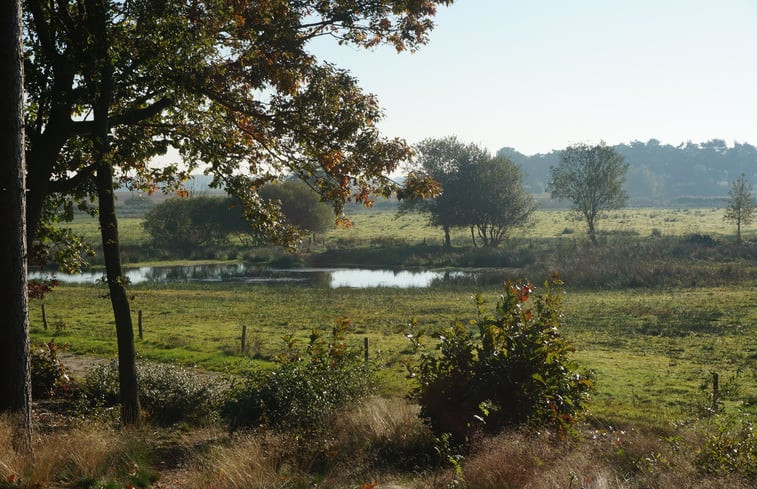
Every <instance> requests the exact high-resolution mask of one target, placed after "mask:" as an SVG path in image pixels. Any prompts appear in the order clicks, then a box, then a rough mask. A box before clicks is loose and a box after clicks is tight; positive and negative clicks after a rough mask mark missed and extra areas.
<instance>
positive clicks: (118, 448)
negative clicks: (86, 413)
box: [0, 417, 147, 488]
mask: <svg viewBox="0 0 757 489" xmlns="http://www.w3.org/2000/svg"><path fill="white" fill-rule="evenodd" d="M13 432H14V430H13V426H12V425H11V423H10V422H9V420H8V419H7V418H5V417H2V418H0V481H14V482H15V483H17V484H19V485H20V487H39V488H44V487H60V486H61V485H68V484H72V483H75V482H77V481H81V480H99V479H109V480H125V479H126V478H128V477H129V475H133V474H136V473H137V472H139V471H140V466H139V465H140V463H143V461H144V459H145V454H146V452H147V449H146V447H145V444H144V443H143V442H142V441H141V435H138V434H135V433H129V432H117V431H114V430H113V429H112V428H110V427H107V426H104V425H101V424H98V423H91V422H90V423H87V424H81V425H78V426H75V427H72V428H70V429H63V430H59V431H57V432H54V433H43V434H36V435H35V436H34V441H33V456H29V455H26V454H20V453H17V452H15V451H14V449H13V448H12V443H11V442H12V437H13Z"/></svg>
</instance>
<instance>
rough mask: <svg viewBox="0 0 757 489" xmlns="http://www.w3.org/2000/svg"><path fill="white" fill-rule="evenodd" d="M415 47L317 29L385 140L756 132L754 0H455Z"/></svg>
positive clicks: (498, 144) (669, 137)
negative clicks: (338, 37)
mask: <svg viewBox="0 0 757 489" xmlns="http://www.w3.org/2000/svg"><path fill="white" fill-rule="evenodd" d="M435 22H436V28H435V29H434V31H433V32H431V35H430V42H429V44H428V45H426V46H423V47H421V49H420V50H418V51H417V52H415V53H407V52H404V53H401V54H397V52H396V51H395V50H394V49H393V48H390V47H381V48H378V49H375V50H373V51H366V50H362V49H356V48H354V47H345V46H337V45H336V44H335V43H334V42H333V41H330V40H319V41H318V42H317V43H315V44H314V45H313V47H312V52H313V53H314V54H316V55H317V56H319V57H320V58H321V59H324V60H327V61H330V62H333V63H335V64H336V65H338V66H340V67H342V68H347V69H349V70H350V72H351V73H352V74H353V75H354V76H355V77H356V78H357V79H358V80H359V81H360V85H361V86H362V87H363V89H364V90H365V91H366V92H370V93H373V94H376V95H377V97H378V99H379V102H380V105H381V106H382V108H383V110H384V112H385V118H384V120H382V121H381V122H380V123H379V127H380V129H381V131H382V133H383V134H384V135H385V136H388V137H402V138H405V139H406V140H407V141H408V142H409V143H411V144H415V143H417V142H419V141H420V140H422V139H425V138H440V137H445V136H450V135H456V136H457V137H458V138H459V139H460V140H462V141H464V142H466V143H468V142H471V143H476V144H479V145H481V146H483V147H485V148H488V149H489V150H490V151H492V152H496V151H497V150H498V149H500V148H502V147H506V146H507V147H512V148H515V149H516V150H518V151H520V152H522V153H525V154H528V155H531V154H536V153H547V152H550V151H551V150H554V149H557V150H559V149H563V148H565V147H566V146H568V145H571V144H576V143H588V144H596V143H598V142H600V141H605V142H606V143H607V144H618V143H623V142H631V141H634V140H639V141H647V140H649V139H652V138H654V139H658V140H660V141H661V142H662V143H666V144H673V145H678V144H680V143H685V142H688V141H691V142H694V143H698V142H704V141H708V140H710V139H723V140H725V141H726V142H727V143H728V144H729V145H731V144H733V143H734V142H739V143H750V144H756V143H757V58H755V56H756V53H757V29H756V28H755V26H756V25H757V1H755V0H719V1H717V2H716V1H713V0H709V1H700V0H685V1H684V0H456V2H455V3H454V4H453V5H452V6H449V7H440V8H439V11H438V13H437V16H436V20H435Z"/></svg>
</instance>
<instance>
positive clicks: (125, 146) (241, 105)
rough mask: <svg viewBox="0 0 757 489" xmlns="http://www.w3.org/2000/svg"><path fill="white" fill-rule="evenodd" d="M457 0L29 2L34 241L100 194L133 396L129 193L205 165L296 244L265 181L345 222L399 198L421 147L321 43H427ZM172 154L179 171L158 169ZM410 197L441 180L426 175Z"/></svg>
mask: <svg viewBox="0 0 757 489" xmlns="http://www.w3.org/2000/svg"><path fill="white" fill-rule="evenodd" d="M450 3H452V2H451V0H334V1H330V2H323V1H320V0H298V1H296V2H293V1H289V0H234V1H232V0H161V1H155V0H61V1H56V2H48V1H43V0H26V2H25V5H26V17H25V26H26V32H25V39H26V41H27V44H26V62H27V65H26V66H27V72H28V77H27V82H26V91H27V102H28V104H27V108H26V126H27V128H29V134H28V142H29V145H28V152H27V161H28V166H29V174H28V181H29V183H28V187H29V193H28V200H29V202H28V221H29V236H30V238H31V239H36V243H37V244H39V243H40V241H41V236H40V232H41V231H42V230H43V229H45V230H46V229H47V227H45V226H44V223H45V216H47V215H48V211H49V210H50V208H51V207H52V208H59V205H58V204H59V203H60V202H61V199H60V196H73V197H74V198H75V199H77V200H78V201H79V202H80V203H81V202H86V201H87V200H88V199H91V200H95V199H97V200H99V202H98V207H99V212H100V223H101V229H102V234H103V245H104V247H110V251H108V250H106V251H105V260H106V269H107V281H108V285H109V288H110V292H111V299H112V300H113V301H114V313H115V319H116V330H117V332H118V334H117V337H118V343H119V369H120V378H121V385H122V388H123V387H124V386H126V385H131V384H132V383H133V384H134V385H136V383H135V382H133V381H134V380H135V373H134V356H133V353H132V352H133V340H132V338H133V335H132V332H131V318H130V315H129V309H128V303H127V302H126V300H125V299H126V295H125V294H124V293H123V277H122V274H121V271H120V264H119V263H117V261H118V258H117V257H118V233H117V229H118V228H117V222H116V216H115V213H114V212H112V210H113V209H112V205H111V203H109V201H111V200H112V194H113V188H114V186H115V185H123V184H126V185H131V186H135V187H141V188H145V189H148V190H152V189H155V188H157V187H160V186H163V187H164V188H165V186H166V185H168V187H170V186H171V185H177V184H179V183H180V182H181V180H182V178H184V177H185V176H186V175H187V174H189V173H190V172H192V171H194V170H196V169H197V168H199V167H200V166H202V167H203V168H204V169H205V171H206V172H208V173H210V174H212V175H213V176H214V184H215V185H216V186H218V187H221V188H224V189H226V190H227V191H229V192H231V193H233V194H235V195H236V196H237V197H238V198H240V199H241V200H242V202H243V203H244V208H245V217H246V218H247V219H248V220H250V221H251V222H252V223H253V224H254V225H255V226H256V228H257V229H258V230H259V231H260V232H263V233H266V234H268V235H270V236H271V237H273V238H274V239H276V240H278V241H281V242H291V241H292V240H294V239H296V238H297V236H296V234H295V232H294V231H293V228H292V227H291V226H287V225H286V224H285V223H283V221H282V216H281V215H280V213H279V212H278V206H276V205H275V204H273V203H269V202H266V201H264V200H263V199H261V198H260V197H259V196H258V193H257V190H258V189H259V188H260V187H261V186H262V185H264V184H265V183H268V182H271V181H275V180H277V179H279V178H281V177H282V176H283V175H292V174H293V175H296V176H299V177H300V178H302V179H303V180H304V181H306V182H307V183H308V184H309V185H311V186H312V187H313V188H314V189H316V190H317V191H318V192H319V193H320V194H321V196H322V197H323V198H324V199H326V200H328V201H330V202H332V203H333V207H334V210H335V213H336V214H337V215H339V216H341V214H342V211H343V207H344V204H345V203H346V202H348V201H351V200H352V201H357V202H369V201H370V199H371V195H372V194H374V193H378V194H381V195H387V194H389V193H390V192H392V191H393V190H396V186H395V185H394V184H393V182H392V181H391V180H389V179H388V178H387V177H386V176H385V175H387V174H388V173H390V172H391V171H393V170H394V169H395V168H396V166H397V165H398V164H399V162H400V161H401V160H403V159H405V158H406V157H407V156H408V155H409V154H410V149H409V148H408V146H407V145H406V144H405V142H404V141H402V140H400V139H386V138H383V137H382V136H381V135H380V134H379V132H378V130H377V128H376V122H377V121H379V120H380V119H381V117H382V112H381V110H380V108H379V106H378V102H377V100H376V98H375V97H374V96H373V95H370V94H366V93H363V92H362V91H361V90H360V88H359V87H358V85H357V82H356V80H355V79H354V78H353V77H352V76H351V75H350V74H349V73H348V72H346V71H345V70H342V69H339V68H338V67H336V66H334V65H332V64H328V63H323V62H319V60H318V59H317V58H316V57H315V56H314V55H313V54H312V53H311V52H310V50H309V47H310V42H311V41H312V40H313V39H315V38H318V37H324V36H326V37H331V38H333V39H334V41H335V42H338V43H346V44H353V45H356V46H360V47H366V48H370V47H373V46H376V45H378V44H381V43H388V44H390V45H392V46H394V47H395V48H396V49H397V50H398V51H402V50H405V49H409V50H414V49H416V48H418V47H419V46H420V45H422V44H424V43H425V42H426V41H427V35H428V33H429V31H430V29H431V28H432V27H433V23H432V18H433V16H434V14H435V12H436V7H437V6H438V5H447V4H450ZM171 147H173V148H176V149H177V150H178V155H179V156H178V157H177V161H176V162H175V164H170V165H165V164H162V165H160V166H155V165H153V164H152V161H154V157H155V156H158V155H163V154H165V153H166V151H167V150H168V149H169V148H171ZM164 163H165V162H164ZM408 188H410V189H412V190H413V191H419V192H424V191H426V190H427V188H428V187H427V186H426V185H424V184H423V183H422V182H421V183H419V182H418V181H414V180H411V181H410V182H409V183H408ZM405 194H407V192H405ZM63 200H64V203H65V204H66V205H68V206H69V208H70V203H71V200H70V199H63ZM51 202H53V204H51ZM121 296H123V298H122V299H116V297H121ZM116 300H118V301H119V302H120V304H121V305H120V306H117V305H116V302H115V301H116ZM122 411H123V415H124V422H126V423H132V422H135V421H136V420H137V417H138V416H137V415H138V411H139V404H138V399H137V398H136V390H135V389H130V392H126V393H125V392H124V391H123V390H122Z"/></svg>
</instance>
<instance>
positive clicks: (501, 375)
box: [408, 276, 594, 441]
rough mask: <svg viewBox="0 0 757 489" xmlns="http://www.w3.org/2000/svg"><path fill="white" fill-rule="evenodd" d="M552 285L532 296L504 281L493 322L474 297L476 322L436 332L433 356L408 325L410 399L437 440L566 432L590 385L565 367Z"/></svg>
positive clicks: (557, 297) (525, 287)
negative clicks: (510, 430) (527, 430)
mask: <svg viewBox="0 0 757 489" xmlns="http://www.w3.org/2000/svg"><path fill="white" fill-rule="evenodd" d="M559 285H561V282H560V281H559V280H558V279H557V277H556V276H555V277H554V278H553V281H552V284H550V283H549V282H547V283H545V292H544V293H543V294H542V295H535V296H532V292H533V290H534V289H533V287H532V286H531V285H530V284H528V283H524V282H519V283H513V282H509V281H508V282H507V283H506V284H505V293H504V294H503V295H502V297H501V299H500V300H499V302H498V303H497V306H496V309H495V312H494V314H493V315H489V314H487V312H486V310H485V308H484V301H483V299H482V297H481V296H480V295H477V296H476V306H477V310H478V314H477V317H476V319H474V320H472V321H470V323H469V324H465V323H463V322H461V321H456V322H454V323H453V324H452V325H451V326H450V327H449V328H448V329H447V330H446V331H443V332H442V335H441V337H440V341H439V345H438V348H439V350H440V351H439V352H438V354H435V353H433V352H428V351H426V350H425V348H424V345H423V342H422V336H423V335H422V332H421V331H419V330H417V324H415V321H414V324H415V326H416V331H417V332H416V333H415V334H410V335H408V336H409V337H410V339H411V341H413V344H414V346H415V348H416V351H418V352H419V354H420V361H419V365H418V371H419V375H418V381H419V387H418V392H417V396H418V401H419V403H420V405H421V415H422V416H424V417H426V418H428V419H429V420H430V422H431V426H432V428H433V429H434V431H435V432H436V433H438V434H441V433H451V434H452V435H453V436H454V437H455V438H456V439H457V441H461V440H463V439H465V438H466V437H468V436H469V435H470V434H471V431H472V430H474V429H479V427H480V429H483V430H484V431H487V432H497V431H499V430H501V429H502V428H503V427H505V426H510V425H520V424H531V425H535V426H549V427H552V428H555V429H556V430H557V431H559V432H560V433H565V432H566V431H567V430H568V429H569V428H570V426H571V425H572V424H573V423H574V421H575V420H576V417H577V416H578V415H579V414H580V413H581V412H582V411H583V410H584V408H585V404H586V402H587V400H588V398H589V395H590V393H591V392H592V390H593V387H594V383H593V380H592V377H591V375H590V374H588V373H586V372H583V371H581V370H579V368H578V366H577V365H576V363H575V362H573V361H571V360H570V359H569V354H570V353H571V352H572V351H573V348H572V347H571V345H570V344H569V343H568V342H567V341H566V340H565V339H564V338H563V337H562V336H561V335H560V331H559V327H560V325H561V321H562V313H561V298H562V297H561V294H560V293H559V290H557V287H558V286H559ZM469 325H470V326H474V327H473V328H471V327H469Z"/></svg>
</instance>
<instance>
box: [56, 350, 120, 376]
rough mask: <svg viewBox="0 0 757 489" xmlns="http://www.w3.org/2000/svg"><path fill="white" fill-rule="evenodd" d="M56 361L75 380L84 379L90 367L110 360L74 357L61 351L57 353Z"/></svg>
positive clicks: (94, 357) (89, 356) (87, 356)
mask: <svg viewBox="0 0 757 489" xmlns="http://www.w3.org/2000/svg"><path fill="white" fill-rule="evenodd" d="M58 359H59V360H60V363H61V364H63V368H65V369H66V371H67V372H68V374H69V375H71V376H73V377H76V378H82V377H84V375H86V373H87V372H88V371H89V369H91V368H92V367H95V366H97V365H107V364H108V363H110V359H108V358H103V357H96V356H92V355H75V354H73V353H67V352H63V351H59V352H58Z"/></svg>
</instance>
